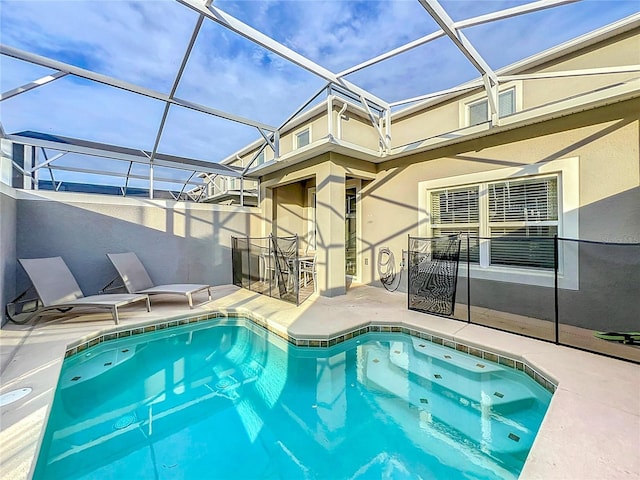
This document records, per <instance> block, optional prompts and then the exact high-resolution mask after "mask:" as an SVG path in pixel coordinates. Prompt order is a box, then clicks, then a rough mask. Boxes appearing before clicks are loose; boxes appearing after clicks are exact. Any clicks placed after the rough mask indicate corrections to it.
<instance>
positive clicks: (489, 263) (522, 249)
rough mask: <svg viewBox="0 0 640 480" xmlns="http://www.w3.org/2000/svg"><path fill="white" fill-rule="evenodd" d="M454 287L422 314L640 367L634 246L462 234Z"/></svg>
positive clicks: (638, 255) (638, 264)
mask: <svg viewBox="0 0 640 480" xmlns="http://www.w3.org/2000/svg"><path fill="white" fill-rule="evenodd" d="M422 240H423V241H425V240H428V239H422ZM411 253H412V252H411V243H410V248H409V265H408V268H409V274H410V275H409V282H411V268H412V266H411V259H412V256H411ZM456 283H457V286H456V288H455V290H454V291H455V292H456V293H455V294H454V295H455V297H454V298H455V299H456V300H455V307H454V309H452V311H451V313H450V314H448V313H447V312H443V311H441V310H440V311H439V310H437V309H435V311H432V312H427V313H434V314H436V315H445V316H449V317H451V318H454V319H457V320H461V321H466V322H468V323H473V324H477V325H483V326H486V327H491V328H494V329H498V330H503V331H507V332H511V333H516V334H519V335H524V336H527V337H531V338H536V339H539V340H544V341H548V342H553V343H556V344H558V345H564V346H569V347H574V348H578V349H581V350H586V351H589V352H593V353H598V354H602V355H606V356H610V357H614V358H619V359H622V360H627V361H631V362H634V363H640V243H607V242H595V241H587V240H577V239H569V238H561V237H557V236H556V237H499V238H486V237H475V236H467V235H463V236H461V248H460V271H459V275H458V277H457V282H456ZM440 287H442V285H440ZM407 288H408V292H409V293H408V295H409V297H411V295H412V292H413V294H415V287H412V285H411V283H409V284H408V286H407ZM412 289H413V290H412ZM441 291H442V289H441ZM423 311H426V310H423Z"/></svg>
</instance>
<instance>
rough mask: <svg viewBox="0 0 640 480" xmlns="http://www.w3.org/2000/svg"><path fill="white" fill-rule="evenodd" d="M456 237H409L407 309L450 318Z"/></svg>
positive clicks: (457, 251) (457, 256)
mask: <svg viewBox="0 0 640 480" xmlns="http://www.w3.org/2000/svg"><path fill="white" fill-rule="evenodd" d="M459 260H460V238H459V237H458V236H451V237H440V238H417V237H409V256H408V263H409V264H408V273H409V284H408V292H409V293H408V296H409V310H417V311H420V312H425V313H434V314H436V315H446V316H450V315H453V310H454V306H455V301H456V285H457V279H458V264H459Z"/></svg>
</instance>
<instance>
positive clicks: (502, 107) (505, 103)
mask: <svg viewBox="0 0 640 480" xmlns="http://www.w3.org/2000/svg"><path fill="white" fill-rule="evenodd" d="M515 111H516V91H515V89H513V88H512V89H510V90H507V91H505V92H502V93H501V94H500V95H499V96H498V115H499V116H500V118H502V117H506V116H507V115H511V114H512V113H515Z"/></svg>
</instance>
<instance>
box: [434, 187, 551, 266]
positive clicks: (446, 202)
mask: <svg viewBox="0 0 640 480" xmlns="http://www.w3.org/2000/svg"><path fill="white" fill-rule="evenodd" d="M429 195H430V202H429V208H430V224H431V225H430V226H431V235H432V236H434V237H439V236H445V235H452V234H459V233H462V234H465V235H468V236H469V237H471V238H470V241H471V243H470V245H469V247H470V251H469V255H470V261H472V262H474V263H480V264H481V265H486V266H511V267H527V268H543V269H550V268H553V266H554V258H553V236H554V235H556V234H557V233H558V177H557V175H548V176H542V177H533V178H531V177H528V178H521V179H510V180H503V181H499V182H484V183H480V184H476V185H467V186H462V187H455V188H448V189H438V190H433V191H431V192H429ZM478 237H480V238H481V240H480V241H479V242H478V240H477V238H478ZM481 245H484V248H481ZM461 248H462V256H463V258H466V242H462V245H461Z"/></svg>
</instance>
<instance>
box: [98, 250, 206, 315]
mask: <svg viewBox="0 0 640 480" xmlns="http://www.w3.org/2000/svg"><path fill="white" fill-rule="evenodd" d="M107 257H108V258H109V260H111V263H112V264H113V266H114V267H115V269H116V270H117V272H118V275H119V276H120V279H121V280H122V283H123V286H124V288H125V289H126V290H127V292H129V293H144V294H147V295H160V294H169V295H185V296H186V297H187V299H188V300H189V307H190V308H193V298H192V296H193V294H194V293H198V292H202V291H204V290H206V291H207V294H208V296H209V301H211V286H210V285H200V284H193V283H175V284H169V285H154V283H153V281H152V280H151V277H149V274H148V273H147V270H146V269H145V268H144V265H143V264H142V262H141V261H140V259H139V258H138V256H137V255H136V254H135V253H133V252H127V253H107ZM112 283H113V282H112ZM110 285H111V284H110ZM107 288H109V286H107V287H105V289H103V290H106V289H107Z"/></svg>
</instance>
